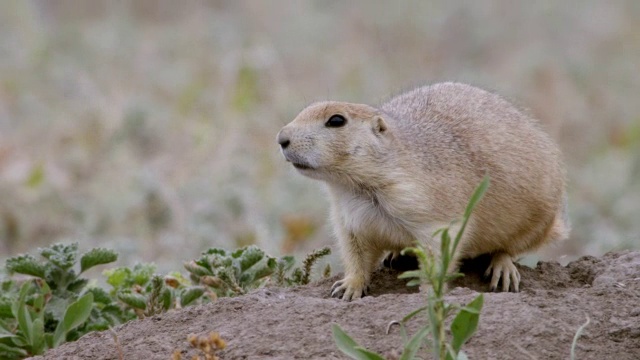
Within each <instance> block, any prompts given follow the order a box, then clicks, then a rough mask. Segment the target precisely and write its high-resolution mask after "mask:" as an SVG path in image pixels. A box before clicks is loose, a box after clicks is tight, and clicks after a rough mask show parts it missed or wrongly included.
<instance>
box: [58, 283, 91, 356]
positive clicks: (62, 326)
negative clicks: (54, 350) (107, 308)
mask: <svg viewBox="0 0 640 360" xmlns="http://www.w3.org/2000/svg"><path fill="white" fill-rule="evenodd" d="M92 307H93V294H92V293H90V292H89V293H86V294H85V295H84V296H82V297H81V298H80V299H78V300H77V301H76V302H74V303H72V304H71V305H69V307H68V308H67V310H66V311H65V313H64V318H63V320H62V322H60V323H58V326H57V327H56V331H55V333H54V335H53V343H52V347H58V345H60V344H62V343H63V342H64V341H65V338H66V335H67V333H68V332H69V331H71V330H73V329H75V328H77V327H78V326H80V325H82V324H84V322H85V321H87V319H88V318H89V315H91V308H92Z"/></svg>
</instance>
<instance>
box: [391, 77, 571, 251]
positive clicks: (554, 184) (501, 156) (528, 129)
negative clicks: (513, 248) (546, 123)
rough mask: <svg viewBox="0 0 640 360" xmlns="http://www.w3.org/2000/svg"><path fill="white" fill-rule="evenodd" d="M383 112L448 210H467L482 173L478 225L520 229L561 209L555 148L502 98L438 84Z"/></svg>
mask: <svg viewBox="0 0 640 360" xmlns="http://www.w3.org/2000/svg"><path fill="white" fill-rule="evenodd" d="M381 110H382V111H383V112H385V113H387V114H389V116H390V118H391V120H389V123H390V124H389V126H390V128H392V129H393V128H395V132H394V135H395V136H396V137H397V139H398V140H399V142H400V143H401V144H402V145H403V147H404V149H403V151H404V152H406V153H407V154H410V156H411V158H412V159H414V160H415V164H414V165H415V166H420V167H422V169H423V171H424V174H425V181H429V182H430V186H431V187H433V188H434V189H435V192H436V193H439V194H443V195H442V197H443V198H442V201H443V203H446V204H449V206H451V209H450V211H452V212H457V213H459V212H460V211H462V209H464V205H465V204H466V201H467V200H468V196H470V194H471V193H472V192H473V189H474V187H475V185H477V184H478V183H479V181H480V180H481V178H482V176H483V175H484V174H487V173H488V174H490V176H491V187H490V188H489V192H488V193H487V196H486V199H485V200H484V201H483V202H482V203H481V204H480V208H479V209H478V211H477V214H478V216H479V217H481V218H482V217H485V216H486V218H485V219H481V220H483V221H480V223H484V224H491V225H492V226H494V228H501V227H506V225H507V224H506V222H512V224H511V227H513V226H515V227H517V226H518V224H517V223H518V222H522V223H523V225H522V226H525V225H524V224H525V223H526V222H527V220H528V219H527V217H530V216H535V214H548V216H552V215H553V214H554V213H555V212H556V211H557V208H559V207H561V206H562V204H561V203H560V201H559V199H562V198H563V192H564V185H565V174H564V170H563V167H562V161H561V159H560V152H559V150H558V148H557V147H556V145H555V144H554V142H553V141H552V140H551V139H550V137H549V136H548V135H547V134H546V133H545V132H543V131H542V130H541V129H540V128H539V125H538V124H537V122H536V121H535V120H533V119H532V118H531V117H529V116H528V115H527V114H525V113H523V112H522V111H520V110H518V109H517V108H516V107H515V106H513V105H512V104H510V103H509V102H507V101H506V100H504V99H503V98H501V97H500V96H498V95H496V94H492V93H490V92H487V91H485V90H482V89H479V88H476V87H473V86H470V85H466V84H459V83H441V84H435V85H432V86H426V87H421V88H418V89H415V90H413V91H409V92H406V93H404V94H402V95H399V96H397V97H395V98H393V99H391V100H390V101H388V102H387V103H385V104H383V105H382V106H381ZM497 209H501V211H499V213H500V214H502V215H503V216H501V218H500V219H496V218H495V214H496V210H497ZM491 214H492V215H491ZM510 214H513V215H515V216H509V215H510ZM526 214H529V215H526ZM532 214H533V215H532ZM491 216H494V218H493V219H491V218H489V217H491ZM502 222H504V223H505V224H500V223H502ZM513 222H515V224H514V223H513ZM505 240H506V239H505Z"/></svg>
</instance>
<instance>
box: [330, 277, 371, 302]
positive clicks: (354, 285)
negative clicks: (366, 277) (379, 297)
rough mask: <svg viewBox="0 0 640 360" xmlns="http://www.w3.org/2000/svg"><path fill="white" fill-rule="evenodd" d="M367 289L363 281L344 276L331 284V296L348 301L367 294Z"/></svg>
mask: <svg viewBox="0 0 640 360" xmlns="http://www.w3.org/2000/svg"><path fill="white" fill-rule="evenodd" d="M368 290H369V289H368V286H365V284H364V281H358V280H353V279H350V278H344V279H342V280H339V281H336V282H335V283H334V284H333V286H331V297H334V298H341V299H342V300H346V301H350V300H355V299H359V298H361V297H363V296H365V295H367V293H368V292H369V291H368Z"/></svg>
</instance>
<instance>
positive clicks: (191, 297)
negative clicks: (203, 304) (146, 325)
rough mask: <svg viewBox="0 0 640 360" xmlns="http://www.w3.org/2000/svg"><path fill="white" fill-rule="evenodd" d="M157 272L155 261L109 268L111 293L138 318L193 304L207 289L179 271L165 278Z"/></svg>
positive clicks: (108, 278) (106, 273) (107, 271)
mask: <svg viewBox="0 0 640 360" xmlns="http://www.w3.org/2000/svg"><path fill="white" fill-rule="evenodd" d="M154 272H155V265H154V264H136V265H135V266H134V267H133V268H130V267H119V268H114V269H109V270H106V271H105V272H104V275H105V276H106V277H107V283H108V284H109V285H111V286H112V290H111V295H112V296H114V297H115V298H117V299H118V300H119V301H120V302H121V303H122V304H123V305H124V307H125V310H131V311H133V312H134V313H135V315H136V316H137V317H138V318H143V317H146V316H153V315H156V314H159V313H161V312H164V311H167V310H169V309H172V308H177V307H184V306H188V305H191V304H192V303H194V302H196V301H197V300H198V299H199V298H201V297H202V296H203V295H204V294H205V293H206V292H207V291H206V289H205V288H204V287H203V286H191V282H190V281H189V280H188V279H186V278H184V277H183V276H182V274H180V273H171V274H169V275H167V276H164V277H163V276H161V275H155V274H154Z"/></svg>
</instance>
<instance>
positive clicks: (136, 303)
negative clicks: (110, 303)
mask: <svg viewBox="0 0 640 360" xmlns="http://www.w3.org/2000/svg"><path fill="white" fill-rule="evenodd" d="M118 300H120V301H122V302H123V303H125V304H127V305H129V306H130V307H132V308H134V309H140V310H146V309H147V299H146V298H145V297H144V296H142V295H140V294H134V293H130V292H122V293H119V294H118Z"/></svg>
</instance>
